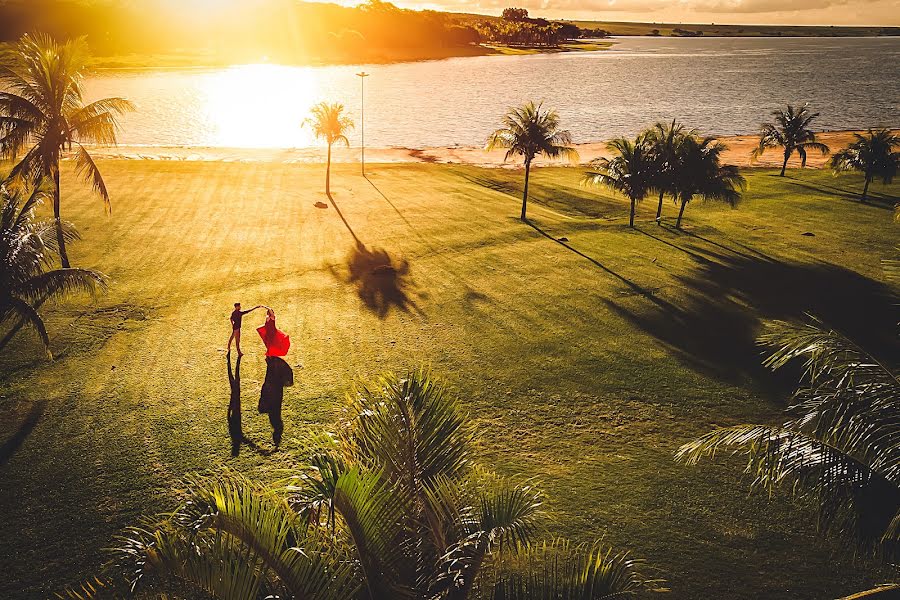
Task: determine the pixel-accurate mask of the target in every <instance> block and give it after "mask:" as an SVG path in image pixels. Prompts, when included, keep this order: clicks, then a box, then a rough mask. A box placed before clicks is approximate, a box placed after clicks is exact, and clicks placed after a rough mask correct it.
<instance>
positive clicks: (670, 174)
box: [642, 119, 697, 225]
mask: <svg viewBox="0 0 900 600" xmlns="http://www.w3.org/2000/svg"><path fill="white" fill-rule="evenodd" d="M642 135H643V137H644V138H645V139H646V140H647V142H648V143H650V144H652V146H653V153H654V155H655V157H656V161H657V183H656V186H655V187H656V189H658V190H659V204H658V205H657V207H656V224H657V225H661V224H662V207H663V196H664V195H665V194H669V195H673V194H674V189H673V184H674V175H675V169H674V167H675V158H676V156H677V155H678V149H679V147H680V145H681V143H682V142H683V141H684V139H685V138H686V137H690V136H696V135H697V133H696V131H695V130H693V129H691V130H686V129H685V128H684V125H682V124H680V123H678V122H677V121H676V120H675V119H672V123H671V124H669V125H667V124H665V123H657V124H656V125H654V126H653V127H652V128H650V129H648V130H647V131H645V132H644V133H643V134H642Z"/></svg>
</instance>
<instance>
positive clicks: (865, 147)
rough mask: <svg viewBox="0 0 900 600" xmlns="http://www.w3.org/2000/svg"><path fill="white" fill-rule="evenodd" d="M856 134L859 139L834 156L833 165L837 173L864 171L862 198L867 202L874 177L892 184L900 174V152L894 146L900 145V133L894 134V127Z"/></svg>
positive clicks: (854, 135)
mask: <svg viewBox="0 0 900 600" xmlns="http://www.w3.org/2000/svg"><path fill="white" fill-rule="evenodd" d="M853 137H854V138H855V140H856V141H854V142H853V143H852V144H850V145H849V146H848V147H846V148H844V149H843V150H841V151H840V152H838V153H837V154H835V155H834V156H832V157H831V168H832V169H834V170H835V172H837V171H860V172H862V174H863V176H864V177H865V184H864V185H863V191H862V196H861V197H860V200H861V201H862V202H865V201H866V198H867V197H868V193H869V184H870V183H872V180H873V179H880V180H881V181H882V183H884V184H888V183H890V182H891V181H893V180H894V176H896V175H897V170H898V169H900V151H898V150H894V148H900V136H897V135H894V134H893V133H892V132H891V130H890V129H881V130H879V131H874V130H872V129H869V130H868V131H867V132H866V134H865V135H860V134H858V133H854V134H853Z"/></svg>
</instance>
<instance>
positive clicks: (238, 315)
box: [228, 302, 291, 357]
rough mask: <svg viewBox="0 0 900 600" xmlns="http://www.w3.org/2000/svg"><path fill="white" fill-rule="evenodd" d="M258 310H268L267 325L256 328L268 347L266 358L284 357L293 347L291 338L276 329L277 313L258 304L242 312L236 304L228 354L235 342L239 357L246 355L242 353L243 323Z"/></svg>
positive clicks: (238, 304)
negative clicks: (248, 314)
mask: <svg viewBox="0 0 900 600" xmlns="http://www.w3.org/2000/svg"><path fill="white" fill-rule="evenodd" d="M257 308H264V309H266V322H265V324H264V325H262V326H261V327H257V328H256V331H257V332H258V333H259V336H260V337H261V338H262V341H263V344H265V345H266V357H269V356H284V355H285V354H287V352H288V350H289V349H290V347H291V338H290V336H288V335H287V334H286V333H284V332H283V331H281V330H279V329H277V328H276V327H275V311H274V310H272V309H271V308H269V307H268V306H264V305H262V304H257V305H256V306H254V307H253V308H248V309H247V310H241V303H240V302H235V303H234V311H233V312H232V313H231V337H230V338H228V353H229V354H230V353H231V342H235V346H236V347H237V352H238V356H239V357H240V356H243V355H244V353H243V352H241V323H242V322H243V320H244V315H246V314H247V313H252V312H253V311H254V310H256V309H257Z"/></svg>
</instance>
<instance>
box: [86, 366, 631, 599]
mask: <svg viewBox="0 0 900 600" xmlns="http://www.w3.org/2000/svg"><path fill="white" fill-rule="evenodd" d="M346 408H347V411H346V412H345V413H344V414H345V415H346V417H345V418H344V419H343V420H342V421H341V422H340V423H339V425H338V427H337V430H336V432H334V433H333V434H322V435H320V436H315V437H313V438H311V439H309V440H308V443H307V444H306V446H307V447H308V449H309V450H308V453H309V454H308V455H309V460H310V468H309V469H307V470H306V471H304V472H302V473H301V474H299V475H297V476H295V477H293V478H291V479H290V480H289V481H288V482H287V485H286V487H285V488H284V489H283V491H284V492H286V494H287V496H286V497H285V495H283V494H282V493H279V492H276V491H272V490H267V489H265V488H263V487H260V486H257V485H254V484H253V483H252V482H250V481H248V480H246V479H244V478H242V477H240V476H235V475H233V474H223V475H220V476H218V477H215V478H213V479H207V480H195V481H193V482H192V483H191V485H189V486H188V492H187V498H186V499H185V501H184V503H183V504H182V506H181V508H179V509H178V510H177V511H176V512H175V513H174V515H172V516H171V517H168V518H166V519H164V520H163V521H161V522H159V523H156V524H153V525H151V526H149V527H144V528H137V529H133V530H131V531H130V533H129V534H128V535H126V536H125V538H123V539H122V540H121V543H120V544H119V549H118V552H117V555H118V564H119V566H120V567H121V568H122V571H123V572H124V573H125V574H126V576H127V577H128V579H129V580H130V581H129V582H128V585H129V586H130V587H131V588H132V589H137V590H139V591H140V590H148V589H170V590H171V589H175V586H178V585H180V586H183V587H184V589H185V590H202V591H204V592H206V593H207V594H209V595H211V596H213V597H215V598H220V599H238V598H240V599H247V598H263V597H266V596H267V595H277V597H279V598H316V599H329V598H340V599H342V600H343V599H356V600H380V599H382V598H410V599H422V600H425V599H428V600H464V599H467V598H473V599H474V598H480V599H485V600H488V599H497V600H500V599H501V598H502V599H506V600H516V599H522V600H526V599H528V598H545V597H549V596H547V595H546V592H547V590H550V589H561V587H560V586H563V587H565V588H566V589H570V590H572V592H573V593H574V595H572V596H568V597H572V598H603V597H610V598H611V597H616V598H620V597H628V596H631V595H633V594H634V593H636V592H637V590H639V589H641V588H642V587H644V585H645V584H646V583H647V582H646V581H645V580H644V579H643V578H642V577H641V576H640V575H639V574H638V570H637V564H636V562H635V561H634V560H632V559H630V558H629V557H628V556H627V555H624V554H613V553H611V552H609V551H607V550H601V549H600V548H599V547H597V546H590V547H581V546H572V545H570V544H568V543H566V542H563V541H556V542H549V543H546V544H543V545H533V544H529V542H530V541H531V540H532V538H533V536H534V534H535V532H536V529H537V525H538V517H539V516H540V514H541V495H540V494H539V492H537V491H536V490H535V489H534V487H533V486H532V485H530V484H529V483H528V482H520V483H516V482H513V481H510V480H506V479H502V478H499V477H497V476H496V475H493V474H490V473H488V472H486V471H484V470H482V469H479V468H478V467H477V465H476V463H475V460H474V449H473V446H474V433H473V429H472V427H471V424H470V423H469V422H468V420H467V419H466V418H465V416H464V415H463V414H462V412H461V409H460V405H459V402H458V401H457V400H456V399H455V398H452V397H451V396H450V395H449V394H448V393H447V391H446V390H445V389H444V387H443V386H442V385H441V384H439V383H438V382H436V381H435V380H433V379H432V378H431V377H430V376H429V375H428V374H426V373H422V372H419V373H413V374H411V375H409V376H407V377H404V378H402V379H401V378H397V377H395V376H392V375H391V376H385V377H383V378H381V379H379V380H377V381H375V382H373V383H370V384H363V385H360V386H359V387H358V388H357V389H356V390H355V391H354V393H353V394H351V395H350V397H349V399H348V403H347V406H346ZM554 586H556V587H554ZM95 587H96V586H95ZM542 593H543V594H544V595H541V594H542ZM554 597H556V596H554Z"/></svg>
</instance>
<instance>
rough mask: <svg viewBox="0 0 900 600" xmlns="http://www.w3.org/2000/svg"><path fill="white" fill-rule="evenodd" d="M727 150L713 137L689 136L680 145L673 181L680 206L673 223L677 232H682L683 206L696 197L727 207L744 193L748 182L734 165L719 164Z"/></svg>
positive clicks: (732, 204)
mask: <svg viewBox="0 0 900 600" xmlns="http://www.w3.org/2000/svg"><path fill="white" fill-rule="evenodd" d="M726 149H727V146H725V144H722V143H720V142H718V141H716V139H715V138H713V137H705V138H702V139H701V138H698V137H697V136H693V135H691V136H687V137H685V138H684V139H683V140H682V142H681V144H679V149H678V153H677V155H676V158H675V165H674V173H673V179H672V186H673V187H672V190H673V192H674V198H675V201H676V202H677V203H679V204H680V205H681V208H679V210H678V220H677V221H676V222H675V227H676V228H677V229H681V218H682V217H683V216H684V209H685V207H687V205H688V203H689V202H691V200H693V199H694V198H695V197H698V196H699V197H700V198H703V199H704V200H717V201H719V202H725V203H726V204H728V205H730V206H734V205H736V204H737V203H738V202H739V201H740V199H741V193H740V191H739V190H743V189H744V188H745V187H746V185H747V182H746V180H745V179H744V177H743V176H742V175H741V174H740V170H739V169H738V168H737V167H736V166H734V165H723V164H722V152H724V151H725V150H726Z"/></svg>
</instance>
